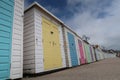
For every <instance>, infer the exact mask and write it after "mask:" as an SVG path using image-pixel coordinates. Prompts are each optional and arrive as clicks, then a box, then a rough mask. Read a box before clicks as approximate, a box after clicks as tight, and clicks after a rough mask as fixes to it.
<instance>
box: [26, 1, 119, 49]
mask: <svg viewBox="0 0 120 80" xmlns="http://www.w3.org/2000/svg"><path fill="white" fill-rule="evenodd" d="M34 1H36V2H38V3H39V4H40V5H42V6H43V7H45V8H46V9H47V10H48V11H50V12H51V13H53V14H54V15H55V16H57V17H58V18H59V19H61V20H62V21H63V22H64V23H65V24H67V25H68V26H70V27H71V28H72V29H73V30H74V31H75V32H76V33H77V34H79V35H80V36H81V37H82V36H83V35H86V36H88V37H90V40H89V42H90V43H91V44H98V45H100V46H104V47H106V48H107V49H115V50H120V43H119V41H120V37H119V35H120V27H119V25H120V0H25V8H26V7H28V6H29V5H30V4H31V3H33V2H34Z"/></svg>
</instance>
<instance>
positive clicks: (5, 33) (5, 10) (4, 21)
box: [0, 0, 14, 80]
mask: <svg viewBox="0 0 120 80" xmlns="http://www.w3.org/2000/svg"><path fill="white" fill-rule="evenodd" d="M13 6H14V0H0V80H5V79H8V78H9V76H10V59H11V58H10V57H11V42H12V41H11V40H12V25H13V11H14V7H13Z"/></svg>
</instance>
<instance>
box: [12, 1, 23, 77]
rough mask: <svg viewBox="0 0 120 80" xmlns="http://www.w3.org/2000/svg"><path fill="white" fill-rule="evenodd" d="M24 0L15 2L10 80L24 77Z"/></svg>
mask: <svg viewBox="0 0 120 80" xmlns="http://www.w3.org/2000/svg"><path fill="white" fill-rule="evenodd" d="M23 11H24V0H14V18H13V21H14V22H13V30H12V50H11V52H12V53H11V70H10V79H16V78H22V77H23Z"/></svg>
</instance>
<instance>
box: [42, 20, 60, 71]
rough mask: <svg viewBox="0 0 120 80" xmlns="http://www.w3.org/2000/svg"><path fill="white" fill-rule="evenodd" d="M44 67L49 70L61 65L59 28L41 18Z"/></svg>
mask: <svg viewBox="0 0 120 80" xmlns="http://www.w3.org/2000/svg"><path fill="white" fill-rule="evenodd" d="M42 26H43V27H42V29H43V49H44V50H43V52H44V69H45V70H51V69H55V68H60V67H62V56H61V51H60V41H59V40H60V39H59V30H58V27H57V25H55V24H53V23H51V22H50V21H48V20H47V19H45V18H42Z"/></svg>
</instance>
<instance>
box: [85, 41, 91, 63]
mask: <svg viewBox="0 0 120 80" xmlns="http://www.w3.org/2000/svg"><path fill="white" fill-rule="evenodd" d="M84 49H85V55H86V62H87V63H91V62H92V58H91V53H90V47H89V44H88V43H87V42H84Z"/></svg>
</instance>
